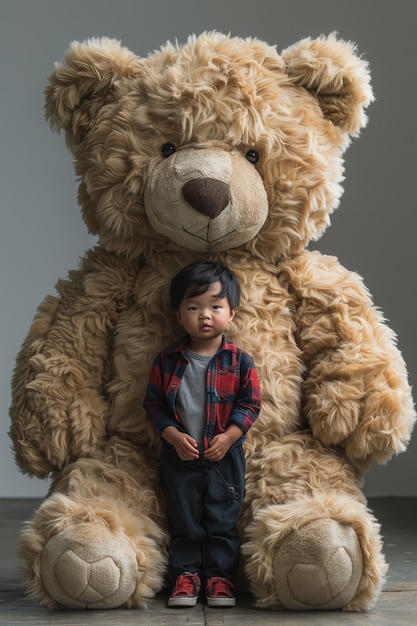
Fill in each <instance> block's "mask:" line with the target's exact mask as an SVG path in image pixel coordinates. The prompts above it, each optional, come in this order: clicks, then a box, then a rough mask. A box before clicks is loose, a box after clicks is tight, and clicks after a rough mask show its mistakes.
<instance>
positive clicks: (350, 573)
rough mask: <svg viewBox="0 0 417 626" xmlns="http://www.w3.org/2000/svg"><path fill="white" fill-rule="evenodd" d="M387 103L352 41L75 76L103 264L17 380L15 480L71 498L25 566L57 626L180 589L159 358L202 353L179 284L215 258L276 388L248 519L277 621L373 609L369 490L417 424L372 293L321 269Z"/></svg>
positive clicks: (380, 567)
mask: <svg viewBox="0 0 417 626" xmlns="http://www.w3.org/2000/svg"><path fill="white" fill-rule="evenodd" d="M372 98H373V96H372V90H371V87H370V77H369V71H368V67H367V64H366V62H365V61H364V60H363V59H361V58H360V57H359V56H358V55H357V53H356V49H355V47H354V46H353V45H352V44H351V43H349V42H344V41H342V40H340V39H338V38H337V37H336V35H334V34H331V35H329V36H327V37H320V38H318V39H315V40H311V39H305V40H303V41H301V42H298V43H297V44H295V45H294V46H292V47H291V48H289V49H287V50H285V51H284V52H283V53H282V54H281V55H279V54H278V53H277V51H276V49H275V48H274V47H271V46H268V45H266V44H265V43H263V42H261V41H258V40H256V39H239V38H234V37H229V36H224V35H221V34H219V33H203V34H202V35H200V36H199V37H195V36H193V37H190V38H189V39H188V41H187V42H186V43H185V44H184V45H171V44H167V45H166V46H165V47H163V48H162V49H161V50H160V51H156V52H154V53H153V54H152V55H150V56H149V57H148V58H137V57H136V56H135V55H133V54H132V53H131V52H129V51H128V50H126V49H125V48H123V47H121V45H120V44H119V43H118V42H117V41H114V40H110V39H101V40H90V41H87V42H85V43H78V42H75V43H73V44H72V46H71V48H70V50H69V52H68V54H67V56H66V60H65V64H64V65H57V66H56V67H55V70H54V72H53V73H52V75H51V77H50V81H49V85H48V87H47V90H46V115H47V117H48V118H49V119H50V121H51V124H52V127H53V128H54V129H55V130H61V129H62V130H64V131H65V135H66V140H67V143H68V146H69V148H70V149H71V150H72V152H73V155H74V162H75V169H76V173H77V175H78V176H79V179H80V187H79V202H80V205H81V209H82V214H83V217H84V220H85V222H86V224H87V227H88V229H89V231H90V232H91V233H93V234H95V235H97V237H98V245H97V247H95V248H94V249H92V250H90V251H88V252H87V253H86V255H85V257H84V259H83V260H82V262H81V264H80V267H79V269H77V270H76V271H72V272H70V273H69V275H68V278H67V279H65V280H60V281H59V282H58V284H57V286H56V295H55V296H48V297H47V298H46V299H45V301H44V302H43V303H42V304H41V306H40V308H39V311H38V313H37V315H36V317H35V319H34V322H33V325H32V327H31V329H30V332H29V334H28V336H27V338H26V341H25V342H24V344H23V346H22V349H21V352H20V354H19V356H18V359H17V365H16V369H15V373H14V378H13V404H12V407H11V418H12V427H11V437H12V440H13V447H14V451H15V455H16V461H17V463H18V465H19V466H20V468H21V469H22V471H24V472H26V473H28V474H29V475H34V476H38V477H46V476H49V475H50V476H51V477H52V483H51V489H50V493H49V495H48V497H47V498H46V499H45V501H44V503H43V504H42V505H41V507H40V509H39V510H38V511H37V513H36V514H35V516H34V518H33V520H31V521H30V522H28V523H27V526H26V529H25V531H24V533H23V535H22V541H21V550H20V552H21V556H22V558H23V559H24V562H25V569H26V575H27V580H28V588H29V592H30V593H31V595H32V596H33V597H35V598H36V599H37V600H38V601H40V602H41V603H42V604H45V605H47V606H49V607H50V608H53V607H57V606H67V607H69V608H79V607H89V608H100V607H101V608H111V607H114V606H121V605H127V606H143V605H144V603H145V601H146V599H147V598H148V597H152V595H153V594H155V593H156V592H157V591H158V590H159V589H160V588H161V587H162V584H163V577H164V571H165V567H166V543H167V538H168V535H167V531H166V523H165V513H164V506H163V498H162V496H161V493H160V490H159V484H158V452H159V440H158V438H157V437H156V436H155V434H154V433H153V432H152V430H151V429H150V427H149V424H148V423H147V421H146V419H145V415H144V412H143V409H142V399H143V396H144V393H145V388H146V384H147V379H148V374H149V370H150V366H151V363H152V361H153V359H154V357H155V355H156V353H157V352H158V351H159V350H160V349H161V348H162V347H163V346H164V345H166V344H169V343H172V342H173V341H174V340H176V339H177V338H179V336H180V328H179V327H178V326H177V324H176V321H175V319H174V316H173V314H172V312H171V311H170V310H169V303H168V285H169V282H170V280H171V278H172V276H173V275H174V274H175V273H176V272H177V271H178V270H179V269H180V268H181V267H183V266H184V265H185V264H187V263H189V262H192V261H194V260H196V259H201V258H209V259H217V260H220V261H222V262H224V263H226V264H227V265H229V266H230V267H231V269H233V270H234V271H235V272H236V274H237V275H238V277H239V279H240V282H241V286H242V305H241V306H240V308H239V310H238V313H237V315H236V317H235V318H234V320H233V322H232V324H231V326H230V332H229V337H230V339H232V340H235V341H236V342H237V343H238V344H239V345H241V346H242V347H243V348H245V349H246V350H248V351H249V352H251V353H252V354H253V355H254V357H255V360H256V364H257V367H258V369H259V375H260V379H261V383H262V394H263V408H262V411H261V415H260V417H259V419H258V420H257V422H256V423H255V425H254V427H253V428H252V430H251V431H250V433H249V436H248V440H247V442H246V445H245V450H246V457H247V493H246V498H245V503H244V507H243V510H242V515H241V520H240V530H241V535H242V553H243V555H244V570H245V576H246V577H247V581H248V583H249V586H250V588H251V590H252V591H253V592H254V594H255V595H256V598H257V601H258V605H259V606H260V607H265V608H277V609H280V608H288V609H314V608H327V609H336V608H342V609H346V610H365V609H368V608H369V607H371V606H372V604H373V603H374V602H375V600H376V598H377V597H378V593H379V591H380V589H381V586H382V584H383V582H384V575H385V572H386V565H385V561H384V557H383V554H382V551H381V539H380V535H379V525H378V523H377V521H376V520H375V518H374V516H373V514H372V513H371V512H370V511H369V510H368V509H367V506H366V501H365V498H364V496H363V494H362V493H361V491H360V487H361V485H362V472H363V471H364V469H366V468H367V467H368V466H369V464H370V462H371V461H372V460H373V459H376V460H377V461H378V462H385V461H387V460H388V459H389V458H390V457H391V456H392V455H393V454H395V453H399V452H402V451H403V450H404V449H405V448H406V445H407V442H408V441H409V437H410V433H411V430H412V426H413V423H414V419H415V414H414V407H413V401H412V398H411V393H410V388H409V385H408V382H407V374H406V369H405V365H404V363H403V360H402V358H401V355H400V353H399V351H398V349H397V347H396V341H395V337H394V335H393V333H392V332H391V331H390V329H389V328H388V327H387V326H386V324H385V322H384V319H383V317H382V315H381V313H380V312H379V311H378V309H376V308H375V307H374V305H373V303H372V300H371V298H370V296H369V294H368V292H367V290H366V288H365V287H364V286H363V284H362V281H361V279H360V278H359V277H358V276H357V275H355V274H353V273H351V272H349V271H348V270H346V269H345V268H343V267H342V266H341V265H340V264H339V262H338V261H337V259H335V258H329V257H325V256H323V255H321V254H319V253H318V252H309V251H307V250H306V246H307V244H308V243H309V241H311V240H315V239H317V238H319V237H320V235H321V234H322V233H323V232H324V230H325V229H326V227H327V226H328V224H329V215H330V214H331V212H332V211H333V210H334V209H335V208H336V207H337V205H338V203H339V200H340V196H341V193H342V187H341V181H342V179H343V161H342V157H343V153H344V151H345V149H346V148H347V147H348V145H349V142H350V138H351V137H352V136H355V135H357V134H358V133H359V131H360V129H361V128H362V127H363V126H364V124H365V123H366V115H365V109H366V107H367V106H368V104H369V103H370V102H371V101H372ZM207 181H208V182H207ZM211 181H215V184H212V183H211ZM190 182H192V184H193V194H192V195H190V194H188V195H187V193H185V190H186V189H189V186H188V188H187V187H186V185H187V184H188V183H190ZM214 190H216V191H214ZM186 196H187V198H188V200H189V201H188V200H186ZM313 583H314V584H313Z"/></svg>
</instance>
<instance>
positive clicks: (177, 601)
mask: <svg viewBox="0 0 417 626" xmlns="http://www.w3.org/2000/svg"><path fill="white" fill-rule="evenodd" d="M196 604H197V598H168V606H180V607H181V606H195V605H196Z"/></svg>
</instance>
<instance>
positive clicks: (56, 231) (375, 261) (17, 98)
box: [0, 0, 417, 497]
mask: <svg viewBox="0 0 417 626" xmlns="http://www.w3.org/2000/svg"><path fill="white" fill-rule="evenodd" d="M416 7H417V3H416V2H415V0H396V1H395V2H394V1H392V2H389V1H388V2H384V3H382V2H379V3H375V2H374V1H373V0H349V2H341V1H338V0H321V1H320V0H317V1H315V0H256V1H254V0H251V1H250V2H249V1H248V0H204V1H201V2H200V0H176V1H175V0H152V1H149V2H148V1H146V0H117V1H115V0H1V2H0V63H1V98H0V107H1V114H0V124H1V134H0V137H1V144H0V150H1V169H0V178H1V187H0V188H1V233H0V236H1V245H0V255H1V257H0V277H1V309H0V314H1V329H2V330H1V360H0V363H1V371H0V385H1V393H0V401H1V411H0V420H1V434H0V496H12V497H13V496H16V497H17V496H41V495H43V494H44V493H45V491H46V489H47V484H46V482H42V481H37V480H30V479H29V478H27V477H25V476H22V475H20V474H19V472H18V470H17V468H16V467H15V465H14V461H13V458H12V455H11V453H10V450H9V440H8V437H7V435H6V433H7V430H8V407H9V403H10V377H11V372H12V369H13V366H14V359H15V355H16V353H17V351H18V349H19V346H20V344H21V342H22V340H23V338H24V336H25V335H26V332H27V330H28V328H29V324H30V322H31V319H32V317H33V315H34V313H35V309H36V307H37V305H38V304H39V303H40V301H41V300H42V299H43V297H44V295H45V294H46V293H50V292H52V291H53V285H54V284H55V282H56V280H57V278H58V277H59V276H65V275H66V274H67V271H68V270H69V269H70V268H74V267H75V266H76V265H77V263H78V259H79V257H80V256H81V255H82V254H83V252H84V250H85V249H86V248H88V247H90V246H91V245H92V243H93V239H92V238H91V237H89V236H88V235H87V233H86V229H85V227H84V224H83V222H82V220H81V217H80V214H79V210H78V207H77V204H76V193H77V185H76V183H75V181H74V175H73V171H72V163H71V157H70V155H69V153H68V152H67V149H66V147H65V142H64V139H63V137H59V136H56V135H53V134H52V133H51V132H50V130H49V127H48V126H47V124H46V123H45V122H44V121H43V94H42V92H43V89H44V87H45V84H46V80H47V76H48V75H49V73H50V71H51V70H52V67H53V63H54V62H55V61H61V60H62V59H63V55H64V52H65V51H66V49H67V47H68V45H69V43H70V42H71V41H72V40H74V39H79V40H83V39H86V38H89V37H92V36H97V37H99V36H104V35H106V36H111V37H116V38H118V39H121V40H122V43H123V44H124V45H126V46H127V47H128V48H130V49H131V50H133V51H134V52H136V54H138V55H146V54H147V53H148V52H150V51H152V50H153V49H155V48H158V47H159V46H160V45H161V44H162V43H164V42H165V41H166V40H167V39H171V40H174V39H175V38H177V39H178V40H179V41H183V40H184V39H185V38H186V36H187V35H189V34H191V33H193V32H195V33H199V32H201V31H202V30H210V29H217V30H220V31H222V32H231V33H232V34H233V35H240V36H248V35H252V36H257V37H260V38H262V39H264V40H266V41H268V42H269V43H271V44H277V47H278V49H279V50H281V49H282V48H284V47H286V46H288V45H289V44H292V43H294V42H295V41H297V40H298V39H300V38H302V37H305V36H309V35H311V36H317V35H320V34H322V33H325V34H327V33H329V32H331V31H333V30H337V31H338V32H339V33H340V35H341V36H342V37H343V38H345V39H350V40H352V41H354V42H356V43H357V45H358V48H359V50H360V51H361V52H362V53H363V55H364V56H365V57H366V58H367V59H368V60H369V62H370V65H371V70H372V75H373V84H374V89H375V93H376V97H377V100H376V102H375V103H374V104H373V105H372V106H371V108H370V109H369V116H370V122H369V124H368V127H367V128H366V129H365V131H364V133H363V135H362V136H361V137H360V138H359V140H357V141H356V142H355V143H354V144H353V145H352V146H351V147H350V149H349V151H348V154H347V162H346V165H347V167H346V184H345V194H344V197H343V200H342V204H341V206H340V208H339V209H338V211H337V212H336V213H335V214H334V215H333V218H332V227H331V228H330V229H329V230H328V231H327V233H326V235H325V236H324V237H323V239H322V240H321V241H320V242H318V244H316V246H315V247H316V248H319V249H320V250H322V251H323V252H326V253H331V254H335V255H336V256H338V257H339V259H340V260H341V262H342V263H343V264H344V265H346V267H348V268H349V269H352V270H355V271H357V272H358V273H359V274H361V275H362V276H363V277H364V278H365V282H366V284H367V286H368V287H369V289H370V291H371V293H372V294H373V296H374V300H375V302H376V303H377V304H378V306H380V307H381V309H382V310H383V311H384V313H385V316H386V317H387V319H388V320H389V322H390V325H391V326H392V328H393V329H394V330H395V331H396V333H397V334H398V336H399V346H400V348H401V350H402V352H403V354H404V357H405V359H406V361H407V363H408V366H409V371H410V378H411V381H412V382H413V383H414V385H415V381H416V378H417V338H416V330H415V328H416V325H415V321H414V319H415V310H416V289H415V284H416V281H415V270H416V267H417V249H416V243H415V232H416V221H417V212H416V200H415V197H416V193H415V181H416V179H417V173H416V165H417V162H416V158H415V150H416V145H417V141H416V140H417V137H416V114H415V107H416V96H417V93H416V84H417V80H416V79H417V76H416V60H417V54H416V53H417V44H416V42H417V37H416V34H415V24H416V15H417V11H416ZM416 475H417V437H416V436H414V439H413V441H412V444H411V445H410V447H409V449H408V452H407V453H405V454H402V455H400V456H399V457H397V458H395V459H393V460H392V461H391V462H390V463H389V464H388V465H386V466H384V467H379V466H376V467H373V468H371V470H370V471H369V472H368V473H367V475H366V484H365V491H366V493H367V495H368V496H379V495H403V496H417V486H416V481H415V476H416Z"/></svg>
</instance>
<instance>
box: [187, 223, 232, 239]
mask: <svg viewBox="0 0 417 626" xmlns="http://www.w3.org/2000/svg"><path fill="white" fill-rule="evenodd" d="M181 229H182V230H183V231H184V232H185V233H187V235H191V237H195V238H196V239H201V240H202V241H205V242H206V243H216V242H217V241H220V240H221V239H225V238H226V237H229V236H230V235H233V233H234V232H236V229H235V228H233V229H232V230H230V231H229V232H228V233H224V234H223V235H222V236H221V237H217V238H216V239H209V226H208V225H207V227H206V232H205V236H203V235H199V234H197V233H193V232H191V231H190V230H187V229H186V228H185V227H184V226H181Z"/></svg>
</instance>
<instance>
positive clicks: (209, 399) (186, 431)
mask: <svg viewBox="0 0 417 626" xmlns="http://www.w3.org/2000/svg"><path fill="white" fill-rule="evenodd" d="M170 296H171V305H172V308H173V309H174V310H175V311H176V314H177V319H178V321H179V323H180V324H181V325H182V326H183V328H184V330H185V331H186V333H187V336H186V339H185V340H184V341H183V342H182V343H180V344H178V345H176V346H173V347H170V348H166V349H165V350H163V351H162V352H161V353H160V354H159V355H158V356H157V358H156V360H155V362H154V365H153V368H152V371H151V375H150V380H149V385H148V390H147V394H146V397H145V400H144V407H145V409H146V412H147V415H148V418H149V419H150V420H151V423H152V425H153V426H154V428H155V429H156V430H157V431H158V432H159V433H160V435H161V438H162V452H161V480H162V486H163V490H164V493H165V497H166V502H167V511H168V522H169V530H170V533H171V540H170V544H169V569H170V574H171V577H172V579H173V581H176V583H175V587H174V590H173V592H172V594H171V596H170V598H169V600H168V605H169V606H173V607H175V606H181V607H184V606H195V605H196V603H197V598H198V594H199V591H200V588H201V578H202V577H204V579H205V581H206V598H207V602H208V605H209V606H222V607H225V606H235V604H236V599H235V597H234V594H233V584H232V582H231V578H232V575H233V572H234V571H235V569H236V567H237V564H238V559H239V551H240V544H239V538H238V535H237V530H236V522H237V518H238V515H239V511H240V508H241V505H242V500H243V496H244V491H245V460H244V453H243V449H242V443H243V441H244V439H245V436H246V433H247V431H248V430H249V428H250V427H251V426H252V424H253V422H254V421H255V419H256V418H257V416H258V413H259V410H260V406H261V399H260V388H259V381H258V376H257V372H256V369H255V366H254V363H253V359H252V357H251V356H250V355H248V354H247V353H246V352H244V351H243V350H241V349H239V348H237V347H236V346H235V344H233V343H231V342H228V341H227V340H226V339H225V337H224V336H223V332H224V330H225V329H226V327H227V325H228V324H229V322H231V321H232V319H233V318H234V315H235V310H236V307H237V306H238V304H239V301H240V287H239V283H238V281H237V278H236V276H235V275H234V274H233V273H232V272H231V271H230V270H229V269H228V268H226V267H224V266H223V265H220V264H219V263H212V262H199V263H194V264H192V265H189V266H188V267H186V268H185V269H183V270H182V271H181V272H179V273H178V274H177V275H176V276H175V277H174V279H173V281H172V284H171V290H170Z"/></svg>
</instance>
